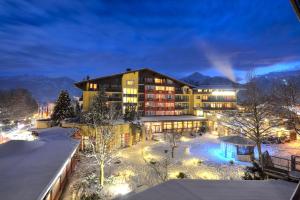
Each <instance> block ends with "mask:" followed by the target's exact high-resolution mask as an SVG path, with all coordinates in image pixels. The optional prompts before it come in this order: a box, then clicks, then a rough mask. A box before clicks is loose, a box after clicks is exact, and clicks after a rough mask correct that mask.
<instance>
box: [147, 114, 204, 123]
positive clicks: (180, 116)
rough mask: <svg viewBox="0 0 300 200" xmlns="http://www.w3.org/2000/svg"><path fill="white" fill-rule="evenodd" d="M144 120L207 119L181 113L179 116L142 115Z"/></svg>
mask: <svg viewBox="0 0 300 200" xmlns="http://www.w3.org/2000/svg"><path fill="white" fill-rule="evenodd" d="M141 120H142V121H144V122H159V121H198V120H205V118H204V117H198V116H193V115H179V116H176V115H175V116H147V117H141Z"/></svg>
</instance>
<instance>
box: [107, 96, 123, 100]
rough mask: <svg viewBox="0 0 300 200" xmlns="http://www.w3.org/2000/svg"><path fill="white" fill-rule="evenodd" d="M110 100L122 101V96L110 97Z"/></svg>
mask: <svg viewBox="0 0 300 200" xmlns="http://www.w3.org/2000/svg"><path fill="white" fill-rule="evenodd" d="M108 101H122V97H108Z"/></svg>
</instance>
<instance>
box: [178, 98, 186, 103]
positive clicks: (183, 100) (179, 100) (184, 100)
mask: <svg viewBox="0 0 300 200" xmlns="http://www.w3.org/2000/svg"><path fill="white" fill-rule="evenodd" d="M175 102H189V100H188V99H185V98H175Z"/></svg>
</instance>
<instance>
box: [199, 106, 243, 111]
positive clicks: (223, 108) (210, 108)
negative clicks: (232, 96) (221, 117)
mask: <svg viewBox="0 0 300 200" xmlns="http://www.w3.org/2000/svg"><path fill="white" fill-rule="evenodd" d="M202 109H203V110H236V109H237V107H236V106H234V107H230V108H226V107H222V108H217V107H215V108H212V107H203V108H202Z"/></svg>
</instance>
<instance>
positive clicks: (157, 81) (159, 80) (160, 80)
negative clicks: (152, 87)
mask: <svg viewBox="0 0 300 200" xmlns="http://www.w3.org/2000/svg"><path fill="white" fill-rule="evenodd" d="M154 82H155V83H158V84H161V83H162V82H163V81H162V79H160V78H155V79H154Z"/></svg>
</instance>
